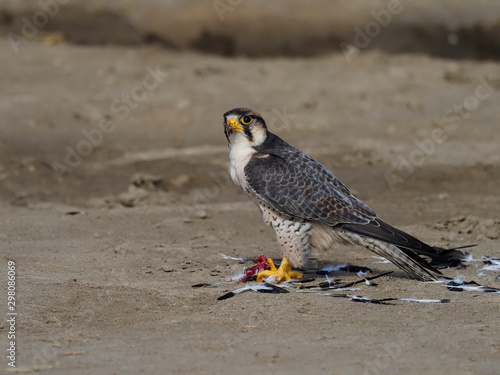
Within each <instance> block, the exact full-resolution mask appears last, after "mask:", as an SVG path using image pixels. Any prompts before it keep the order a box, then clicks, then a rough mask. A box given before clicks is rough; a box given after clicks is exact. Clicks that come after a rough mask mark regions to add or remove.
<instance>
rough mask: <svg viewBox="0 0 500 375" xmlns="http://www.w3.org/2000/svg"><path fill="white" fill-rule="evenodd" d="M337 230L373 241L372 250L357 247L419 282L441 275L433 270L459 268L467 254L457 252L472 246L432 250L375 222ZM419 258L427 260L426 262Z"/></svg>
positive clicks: (350, 225)
mask: <svg viewBox="0 0 500 375" xmlns="http://www.w3.org/2000/svg"><path fill="white" fill-rule="evenodd" d="M337 228H338V229H341V230H342V231H346V232H348V233H353V234H357V235H359V236H361V237H362V238H363V239H364V242H366V241H374V243H377V246H373V248H371V247H369V246H366V244H365V245H363V244H362V243H359V244H360V245H362V246H365V247H368V248H369V249H370V250H372V251H373V252H375V253H377V254H378V255H380V256H383V257H384V258H387V259H388V260H389V261H391V262H392V263H394V264H395V265H396V266H398V267H400V268H401V269H403V270H404V271H405V272H407V273H408V274H410V275H411V276H413V277H414V278H416V279H419V280H436V279H437V275H440V274H441V272H439V271H438V270H437V269H436V267H439V268H444V267H449V266H459V265H461V263H462V260H465V259H467V257H468V256H469V254H468V253H464V252H462V251H459V250H458V249H463V248H467V247H472V246H475V245H470V246H463V247H457V248H453V249H442V248H439V247H432V246H430V245H428V244H426V243H425V242H422V241H420V240H419V239H417V238H415V237H413V236H411V235H409V234H408V233H405V232H403V231H402V230H400V229H397V228H394V227H393V226H392V225H390V224H388V223H386V222H385V221H383V220H380V219H378V218H377V219H375V220H373V221H371V222H370V223H368V224H339V225H338V226H337ZM362 242H363V241H362ZM422 256H423V257H425V258H428V259H429V262H428V261H427V260H426V259H424V258H422Z"/></svg>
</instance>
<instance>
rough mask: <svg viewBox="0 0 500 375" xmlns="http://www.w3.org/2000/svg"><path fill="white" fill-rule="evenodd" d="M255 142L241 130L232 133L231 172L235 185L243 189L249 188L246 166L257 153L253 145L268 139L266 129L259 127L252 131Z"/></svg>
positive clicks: (230, 145)
mask: <svg viewBox="0 0 500 375" xmlns="http://www.w3.org/2000/svg"><path fill="white" fill-rule="evenodd" d="M252 135H253V137H254V139H253V142H250V140H249V139H248V138H247V137H246V136H245V134H244V133H243V132H241V131H239V132H236V133H233V134H231V136H230V138H229V140H230V144H229V147H230V151H229V174H230V175H231V179H232V180H233V182H234V183H235V185H237V186H239V187H241V188H242V189H243V190H245V189H247V188H248V184H247V182H246V178H245V171H244V170H245V166H246V165H247V164H248V162H249V161H250V159H251V158H252V156H253V154H255V153H256V151H255V149H254V148H253V147H255V146H259V145H261V144H262V143H263V142H264V141H265V140H266V136H267V134H266V130H265V129H264V128H261V127H258V128H254V129H253V131H252Z"/></svg>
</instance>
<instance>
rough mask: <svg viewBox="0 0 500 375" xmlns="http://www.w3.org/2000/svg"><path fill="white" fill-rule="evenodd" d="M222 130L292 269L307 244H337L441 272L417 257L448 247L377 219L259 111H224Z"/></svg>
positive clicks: (236, 173)
mask: <svg viewBox="0 0 500 375" xmlns="http://www.w3.org/2000/svg"><path fill="white" fill-rule="evenodd" d="M224 129H225V134H226V137H227V139H228V141H229V147H230V167H229V171H230V174H231V178H232V180H233V182H234V183H235V184H236V185H238V186H240V187H241V189H242V190H243V191H244V192H245V193H246V194H247V195H248V196H249V197H250V199H251V200H252V201H253V202H254V203H255V204H256V205H257V206H258V207H259V208H260V210H261V212H262V215H263V219H264V221H265V222H266V224H268V225H271V226H272V227H273V228H274V230H275V231H276V235H277V239H278V243H279V244H280V248H281V250H282V252H283V253H284V255H285V256H286V257H287V258H288V259H289V260H290V261H291V262H292V264H293V265H294V266H295V267H303V266H304V265H305V263H306V262H307V259H308V257H309V254H310V251H311V248H312V247H314V248H318V249H323V250H327V249H329V248H331V247H332V246H333V245H334V244H335V243H339V242H340V243H345V244H356V245H361V246H364V247H366V248H368V249H369V250H371V251H373V252H374V253H376V254H377V255H379V256H381V257H384V258H387V259H388V260H390V261H391V262H392V263H394V264H395V265H397V266H398V267H400V268H401V269H403V270H404V271H406V272H407V273H408V274H409V275H411V276H413V277H415V278H417V279H419V280H436V277H437V275H438V274H440V272H439V271H438V270H437V269H435V268H434V267H432V266H431V265H430V264H429V263H428V262H427V260H426V259H424V258H422V257H421V256H424V257H426V258H428V259H430V260H432V259H434V258H438V257H439V259H443V257H444V258H446V254H447V252H448V251H449V250H443V249H438V248H434V247H432V246H429V245H427V244H425V243H424V242H422V241H420V240H418V239H416V238H415V237H413V236H411V235H409V234H407V233H405V232H403V231H401V230H399V229H397V228H394V227H393V226H391V225H390V224H388V223H386V222H385V221H383V220H381V219H380V218H379V217H378V216H377V214H376V213H375V212H374V211H373V210H372V209H370V207H368V205H367V204H366V203H364V202H363V201H361V200H359V199H358V198H356V197H355V196H354V195H352V194H351V192H350V191H349V190H348V189H347V187H345V186H344V185H343V184H342V183H341V182H340V181H339V180H338V179H337V178H336V177H335V176H334V175H333V173H332V172H330V171H329V170H328V169H327V168H325V167H324V166H323V165H322V164H320V163H319V162H318V161H316V160H315V159H313V158H312V157H310V156H308V155H306V154H304V153H303V152H301V151H299V150H297V149H296V148H294V147H292V146H290V145H289V144H288V143H286V142H285V141H283V140H282V139H281V138H279V137H278V136H276V135H275V134H273V133H271V132H269V131H268V130H267V126H266V124H265V121H264V120H263V118H262V117H261V116H260V115H259V114H258V113H257V112H254V111H252V110H250V109H247V108H236V109H233V110H231V111H229V112H226V113H225V114H224ZM450 251H451V250H450Z"/></svg>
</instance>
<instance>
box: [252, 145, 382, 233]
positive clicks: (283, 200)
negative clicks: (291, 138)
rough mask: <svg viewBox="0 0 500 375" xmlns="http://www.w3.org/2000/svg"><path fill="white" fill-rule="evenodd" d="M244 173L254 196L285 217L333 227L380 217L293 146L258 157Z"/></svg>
mask: <svg viewBox="0 0 500 375" xmlns="http://www.w3.org/2000/svg"><path fill="white" fill-rule="evenodd" d="M244 171H245V177H246V180H247V183H248V185H249V186H250V188H251V189H252V190H253V192H254V193H255V194H256V195H257V196H259V197H260V198H261V199H263V200H264V201H266V202H267V203H269V204H271V205H272V206H273V207H275V208H276V209H277V210H279V211H280V212H283V213H284V214H287V215H291V216H295V217H300V218H303V219H307V220H314V221H319V222H322V223H324V224H327V225H332V226H333V225H337V224H339V223H357V224H366V223H369V222H370V221H372V220H373V219H375V218H376V217H377V215H376V214H375V212H373V211H372V210H371V209H370V208H369V207H368V206H367V205H366V204H365V203H364V202H362V201H360V200H359V199H357V198H356V197H354V196H353V195H352V194H351V193H350V191H349V190H348V189H347V188H346V187H345V186H344V185H343V184H342V183H341V182H340V181H339V180H338V179H337V178H336V177H335V176H334V175H333V174H332V173H331V172H330V171H329V170H328V169H326V168H325V167H324V166H323V165H321V164H320V163H318V162H317V161H316V160H314V159H313V158H311V157H310V156H308V155H306V154H304V153H303V152H301V151H299V150H297V149H295V148H293V147H291V146H288V148H286V149H281V148H279V147H278V148H276V149H275V150H273V151H272V152H267V153H262V152H258V153H256V154H255V155H254V156H253V157H252V158H251V160H250V161H249V162H248V164H247V165H246V166H245V170H244Z"/></svg>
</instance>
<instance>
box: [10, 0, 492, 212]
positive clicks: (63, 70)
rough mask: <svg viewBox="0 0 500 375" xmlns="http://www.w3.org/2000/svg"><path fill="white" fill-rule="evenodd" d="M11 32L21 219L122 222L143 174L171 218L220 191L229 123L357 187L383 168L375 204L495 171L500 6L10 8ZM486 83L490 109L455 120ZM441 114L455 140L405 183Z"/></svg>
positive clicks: (115, 1)
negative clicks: (91, 215)
mask: <svg viewBox="0 0 500 375" xmlns="http://www.w3.org/2000/svg"><path fill="white" fill-rule="evenodd" d="M0 31H1V41H0V43H1V47H2V58H1V62H0V64H1V71H2V75H1V78H0V80H1V81H0V82H1V87H2V90H1V93H0V108H1V111H2V116H1V119H0V121H1V123H0V156H1V159H0V161H1V164H0V194H1V195H2V198H3V199H5V200H6V201H7V202H10V203H12V204H14V205H27V204H29V203H30V202H31V203H35V202H39V201H42V200H49V201H51V200H56V201H60V200H62V201H66V202H73V203H78V204H83V205H86V204H88V202H89V199H91V198H96V199H94V200H93V201H95V202H97V203H95V204H102V200H103V199H105V200H106V201H107V202H108V203H109V202H111V203H109V204H120V203H119V202H118V203H117V199H116V196H118V195H120V194H122V193H124V192H127V189H128V188H129V185H130V184H133V182H131V181H132V180H133V178H134V176H135V177H136V178H138V179H139V180H141V178H142V179H144V176H142V177H141V174H146V175H148V176H149V177H148V176H146V179H148V178H149V179H151V178H153V177H151V175H153V176H156V177H155V178H156V182H154V184H153V185H155V186H156V187H158V188H159V189H160V190H161V191H163V192H169V193H172V194H170V195H171V196H170V195H169V196H168V197H163V198H162V199H163V200H161V199H160V201H161V202H164V203H168V202H170V199H174V200H175V199H182V197H184V196H186V195H187V196H189V193H192V191H194V190H195V189H200V188H203V187H204V186H206V184H210V182H211V181H212V178H211V177H210V175H209V172H210V173H220V174H221V176H222V174H223V173H224V172H223V171H225V168H226V163H227V160H226V158H227V150H226V145H225V139H224V137H223V134H222V131H221V125H220V119H221V115H222V113H224V112H225V111H227V110H229V109H231V108H233V107H236V106H247V107H252V108H253V109H255V110H257V111H260V112H262V114H263V115H264V117H265V118H267V120H268V122H270V121H271V122H272V123H271V126H270V127H271V130H275V131H276V132H277V133H279V134H280V135H281V136H283V137H284V138H285V139H287V140H289V141H290V142H292V143H293V144H295V145H296V146H298V147H301V148H304V149H305V150H306V151H308V152H311V153H313V154H314V156H316V157H318V158H320V159H322V160H323V161H324V163H325V164H327V166H328V167H331V168H334V169H335V170H337V171H339V173H340V175H341V177H343V179H346V180H347V181H349V180H355V179H357V178H359V176H356V175H353V174H351V173H350V172H348V170H351V169H352V168H351V167H352V166H356V167H358V168H363V167H364V166H366V165H368V164H369V165H371V166H373V167H371V168H370V169H369V170H370V171H373V172H371V174H370V175H371V180H370V181H371V183H372V184H374V185H375V186H376V187H377V188H375V189H374V190H371V191H365V192H363V194H364V198H365V199H370V198H372V196H371V195H372V193H371V192H372V191H376V192H377V194H384V193H387V194H388V196H389V195H390V194H392V192H393V190H394V188H399V187H401V186H405V184H407V185H408V186H407V189H412V188H413V187H415V186H418V189H422V188H423V187H422V186H420V185H419V184H423V185H425V186H426V187H427V188H428V189H429V190H430V191H432V190H434V187H433V186H432V184H431V185H429V184H428V181H427V178H423V179H424V180H425V181H423V182H422V179H420V180H418V179H417V180H415V179H416V178H417V176H418V175H419V173H422V170H426V171H427V173H431V172H432V170H433V169H432V168H438V169H439V168H440V167H443V165H444V166H446V167H445V172H446V171H447V170H448V169H446V168H447V166H448V164H449V162H450V160H454V161H455V162H454V163H455V164H456V166H459V167H464V168H465V167H467V166H470V165H474V163H476V162H479V161H481V162H487V163H494V164H495V165H496V163H497V162H498V152H497V150H498V148H497V147H498V144H497V141H498V135H497V134H498V133H497V132H496V131H494V130H496V123H495V122H494V118H495V117H496V115H497V108H496V105H495V104H494V102H495V100H498V99H494V98H493V97H495V96H497V95H498V94H497V93H496V90H497V89H498V82H499V78H498V77H499V75H498V73H499V66H498V63H497V61H498V59H499V57H500V40H499V39H498V35H499V33H500V3H499V2H497V1H486V0H483V1H475V2H473V3H472V2H469V1H440V2H438V3H436V2H433V1H430V0H429V1H418V2H417V1H389V2H386V1H331V0H330V1H328V0H315V1H310V2H303V1H272V2H269V1H243V0H241V1H240V0H231V1H230V0H214V1H194V0H183V1H174V0H170V1H169V0H163V1H160V0H150V1H133V0H109V1H98V0H32V1H31V0H23V1H14V0H1V1H0ZM482 82H483V84H485V85H487V87H485V88H484V90H486V91H485V95H486V94H488V98H487V99H485V100H482V99H477V100H476V101H477V102H478V103H476V102H475V101H474V100H473V102H471V106H472V107H473V108H472V107H471V108H472V109H471V110H470V111H469V110H467V111H466V113H460V110H459V108H458V107H456V106H457V105H458V106H463V104H464V100H465V99H466V98H467V97H468V96H470V95H474V92H475V90H476V86H477V85H480V84H481V83H482ZM486 82H487V83H486ZM490 95H491V98H490ZM483 96H484V95H483ZM471 100H472V99H471ZM454 106H455V107H454ZM447 110H450V111H451V113H448V117H452V116H451V115H452V114H454V115H455V117H456V119H455V120H456V122H457V123H458V125H459V126H457V127H456V129H452V130H451V131H449V132H448V131H446V141H445V142H443V143H442V144H441V143H439V144H437V147H434V146H432V147H431V146H429V147H431V148H432V150H431V151H430V152H429V154H428V155H427V154H425V155H424V158H422V160H417V161H416V163H417V164H418V165H413V166H411V168H409V170H410V172H408V173H407V175H405V173H404V168H405V165H406V164H407V163H408V162H409V163H410V164H415V163H414V162H412V161H409V158H410V156H411V152H412V150H413V149H414V148H415V147H417V146H416V145H418V144H419V143H418V142H421V141H422V140H425V139H428V138H429V137H431V135H432V130H433V129H434V128H436V127H443V126H444V123H445V122H446V120H447V118H446V116H447V115H446V113H447V112H446V111H447ZM469 112H471V113H469ZM465 123H467V126H462V125H463V124H465ZM472 141H473V142H474V143H473V144H472V145H470V144H469V143H470V142H472ZM415 142H417V143H415ZM433 142H434V141H433ZM474 147H477V151H478V152H476V153H474V154H472V155H469V154H467V155H465V154H464V150H468V151H470V152H472V150H473V148H474ZM417 149H419V148H418V147H417ZM424 151H425V150H424ZM424 151H422V152H424ZM417 156H418V155H417ZM422 166H426V167H428V168H422ZM430 167H432V168H430ZM398 168H399V169H398ZM344 169H345V170H344ZM398 170H401V171H403V172H401V173H400V172H398ZM394 171H396V172H397V174H396V175H392V177H391V173H392V172H394ZM438 172H439V173H444V172H443V171H441V170H439V171H438ZM438 172H436V173H438ZM136 174H139V175H138V176H136ZM486 175H488V176H491V173H490V172H485V176H486ZM226 177H227V176H226ZM155 178H153V180H154V179H155ZM391 178H392V179H391ZM34 180H36V181H37V183H36V184H33V183H31V182H32V181H34ZM394 181H396V183H395V184H394ZM409 181H410V182H411V183H409ZM448 181H449V178H448V177H446V178H445V179H444V180H443V181H442V183H447V182H448ZM137 184H139V185H140V184H141V183H140V182H137ZM145 184H146V185H147V183H145ZM150 184H151V183H150ZM360 186H363V184H362V183H361V184H360ZM440 186H441V187H443V185H440ZM139 187H140V188H146V187H144V186H139ZM483 187H484V186H483V185H481V188H483ZM403 190H404V191H407V190H406V189H403ZM176 193H179V195H178V196H175V194H176ZM143 195H145V193H144V194H143V193H139V197H141V196H143ZM103 197H106V198H103ZM113 197H114V198H113ZM179 197H180V198H179ZM219 198H220V197H219ZM219 198H217V199H219ZM131 199H132V198H131ZM187 199H188V201H191V200H192V197H189V198H187ZM118 201H119V200H118ZM129 201H130V199H129ZM132 201H133V199H132ZM99 202H100V203H99ZM113 202H114V203H113ZM122 203H123V202H122ZM128 204H134V203H133V202H129V203H128Z"/></svg>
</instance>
